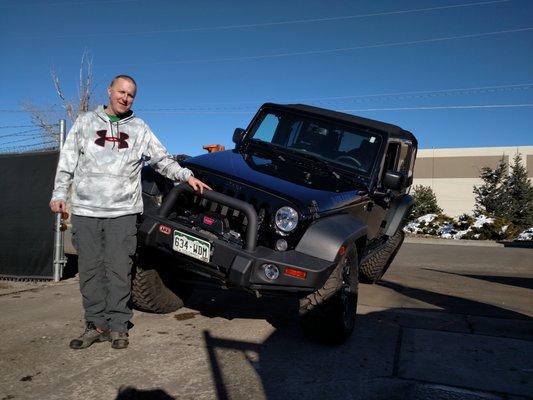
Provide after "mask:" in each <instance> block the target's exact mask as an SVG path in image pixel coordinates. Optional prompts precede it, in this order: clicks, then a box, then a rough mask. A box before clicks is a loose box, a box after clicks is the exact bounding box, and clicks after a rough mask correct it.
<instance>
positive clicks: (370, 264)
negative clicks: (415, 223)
mask: <svg viewBox="0 0 533 400" xmlns="http://www.w3.org/2000/svg"><path fill="white" fill-rule="evenodd" d="M404 238H405V233H404V232H403V230H402V229H401V228H400V229H398V231H397V232H396V233H395V234H394V235H392V236H391V237H390V238H388V239H387V241H386V242H385V244H384V245H383V246H382V247H381V248H379V249H378V250H377V251H376V252H375V253H374V254H372V255H371V256H370V258H367V259H366V260H364V261H363V262H362V263H361V265H360V266H359V278H360V280H361V282H364V283H376V282H377V281H379V280H380V279H381V278H382V277H383V275H385V272H387V269H389V267H390V265H391V264H392V261H393V260H394V257H396V254H397V253H398V250H400V247H401V245H402V243H403V240H404Z"/></svg>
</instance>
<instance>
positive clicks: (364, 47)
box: [101, 27, 533, 68]
mask: <svg viewBox="0 0 533 400" xmlns="http://www.w3.org/2000/svg"><path fill="white" fill-rule="evenodd" d="M531 30H533V27H527V28H517V29H508V30H503V31H493V32H482V33H472V34H467V35H457V36H446V37H439V38H430V39H420V40H408V41H402V42H389V43H380V44H371V45H362V46H353V47H339V48H334V49H324V50H308V51H296V52H290V53H277V54H263V55H255V56H241V57H225V58H211V59H191V60H168V61H156V62H148V63H134V64H113V65H110V64H108V65H102V66H101V67H106V68H111V67H113V68H118V67H131V66H152V65H168V64H192V63H204V62H206V63H215V62H227V61H248V60H260V59H266V58H281V57H292V56H306V55H313V54H327V53H340V52H346V51H354V50H367V49H377V48H383V47H395V46H408V45H413V44H422V43H438V42H444V41H447V40H460V39H473V38H480V37H486V36H495V35H503V34H507V33H517V32H527V31H531Z"/></svg>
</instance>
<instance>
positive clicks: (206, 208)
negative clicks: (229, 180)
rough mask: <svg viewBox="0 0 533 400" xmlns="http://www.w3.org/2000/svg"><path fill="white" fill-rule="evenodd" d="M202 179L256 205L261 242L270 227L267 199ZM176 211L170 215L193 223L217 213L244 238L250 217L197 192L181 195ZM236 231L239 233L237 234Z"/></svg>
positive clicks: (217, 189) (226, 192)
mask: <svg viewBox="0 0 533 400" xmlns="http://www.w3.org/2000/svg"><path fill="white" fill-rule="evenodd" d="M200 179H202V181H203V182H205V183H206V184H207V185H209V186H210V187H211V188H213V190H215V191H217V192H219V193H222V194H225V195H227V196H230V197H233V198H236V199H238V200H241V201H244V202H246V203H249V204H251V205H252V206H253V207H254V209H255V210H256V212H257V216H258V243H260V242H261V238H262V237H264V236H265V235H263V232H265V231H266V230H267V229H268V223H267V222H266V221H269V218H270V206H269V204H268V203H267V202H265V201H260V200H259V199H258V198H257V197H256V196H251V195H248V194H246V193H245V191H239V192H237V191H236V190H234V189H232V188H228V187H226V186H224V185H219V184H216V183H214V182H210V181H209V180H207V179H203V178H200ZM174 211H175V213H173V215H171V216H169V217H170V218H171V219H174V218H175V219H177V220H180V221H182V222H186V221H188V222H189V223H193V221H195V220H196V219H197V217H198V216H199V215H216V216H217V217H219V218H221V219H223V220H227V222H228V225H229V230H230V232H232V235H233V236H239V237H242V238H244V235H245V232H246V228H247V226H248V219H247V218H246V215H245V214H244V213H243V212H241V211H239V210H237V209H234V208H232V207H229V206H227V205H224V204H221V203H218V202H216V201H211V200H208V199H205V198H202V197H200V196H198V195H195V194H190V193H184V194H182V195H180V199H179V201H178V202H177V207H176V209H175V210H174ZM235 233H236V234H238V235H235Z"/></svg>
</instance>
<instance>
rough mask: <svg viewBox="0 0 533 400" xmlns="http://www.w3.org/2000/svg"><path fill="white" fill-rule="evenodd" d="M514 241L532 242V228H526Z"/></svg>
mask: <svg viewBox="0 0 533 400" xmlns="http://www.w3.org/2000/svg"><path fill="white" fill-rule="evenodd" d="M516 240H533V227H531V228H527V229H526V230H525V231H523V232H522V233H521V234H520V235H518V237H517V238H516Z"/></svg>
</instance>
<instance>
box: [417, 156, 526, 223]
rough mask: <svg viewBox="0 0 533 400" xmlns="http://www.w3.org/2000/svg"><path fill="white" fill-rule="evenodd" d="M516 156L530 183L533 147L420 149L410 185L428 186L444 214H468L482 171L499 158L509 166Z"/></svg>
mask: <svg viewBox="0 0 533 400" xmlns="http://www.w3.org/2000/svg"><path fill="white" fill-rule="evenodd" d="M517 153H519V154H520V155H521V157H522V165H524V167H525V168H526V170H527V171H528V177H529V179H530V181H532V179H533V146H518V147H477V148H459V149H422V150H419V151H418V154H417V159H416V164H415V173H414V182H413V185H425V186H430V187H431V188H432V189H433V191H434V192H435V195H436V196H437V201H438V203H439V206H440V207H441V208H442V209H443V211H444V213H445V214H448V215H450V216H457V215H460V214H464V213H468V214H471V213H472V211H473V209H474V192H473V187H474V185H480V184H481V183H482V181H481V179H479V175H480V173H481V169H482V168H483V167H490V168H495V167H496V166H497V165H498V163H499V161H500V160H501V158H502V157H503V159H504V161H505V162H506V163H507V164H508V165H509V164H510V163H512V161H513V157H514V156H515V155H516V154H517Z"/></svg>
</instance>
